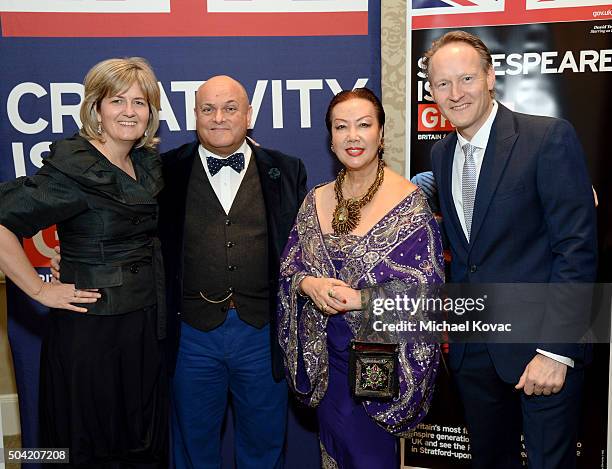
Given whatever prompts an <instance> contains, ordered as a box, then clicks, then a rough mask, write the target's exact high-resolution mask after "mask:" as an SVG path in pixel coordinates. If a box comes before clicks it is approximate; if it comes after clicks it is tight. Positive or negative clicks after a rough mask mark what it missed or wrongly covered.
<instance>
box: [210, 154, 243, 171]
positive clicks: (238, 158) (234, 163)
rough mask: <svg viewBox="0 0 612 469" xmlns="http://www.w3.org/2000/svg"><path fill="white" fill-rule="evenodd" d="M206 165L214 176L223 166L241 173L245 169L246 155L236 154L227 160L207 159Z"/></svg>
mask: <svg viewBox="0 0 612 469" xmlns="http://www.w3.org/2000/svg"><path fill="white" fill-rule="evenodd" d="M206 164H207V165H208V170H209V171H210V175H211V176H214V175H215V174H217V173H218V172H219V171H221V168H223V166H229V167H230V168H232V169H233V170H234V171H236V172H237V173H239V172H240V171H242V170H243V169H244V153H234V154H233V155H231V156H228V157H227V158H215V157H214V156H207V157H206Z"/></svg>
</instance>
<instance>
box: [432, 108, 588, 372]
mask: <svg viewBox="0 0 612 469" xmlns="http://www.w3.org/2000/svg"><path fill="white" fill-rule="evenodd" d="M456 143H457V135H456V133H455V132H453V133H452V134H449V135H448V136H447V137H446V138H445V139H443V140H441V141H440V142H438V143H436V145H434V147H433V149H432V165H433V172H434V175H435V178H436V181H437V183H438V191H439V198H440V207H441V211H442V216H443V218H444V228H445V231H446V235H447V237H448V241H449V244H450V249H451V255H452V261H451V273H450V281H452V282H461V283H517V282H525V283H547V282H593V281H595V275H596V267H597V245H596V244H597V241H596V216H595V208H594V202H593V195H592V191H591V183H590V178H589V176H588V172H587V168H586V162H585V157H584V154H583V151H582V148H581V145H580V142H579V141H578V138H577V136H576V133H575V131H574V129H573V127H572V126H571V124H569V123H568V122H566V121H564V120H560V119H554V118H549V117H540V116H531V115H526V114H519V113H515V112H512V111H510V110H508V109H507V108H506V107H504V106H502V105H501V104H500V105H499V108H498V111H497V115H496V117H495V121H494V123H493V127H492V129H491V134H490V137H489V142H488V145H487V148H486V152H485V156H484V160H483V164H482V168H481V172H480V177H479V180H478V188H477V191H476V201H475V206H474V214H473V217H472V229H471V240H470V242H469V243H468V241H467V239H466V237H465V235H464V233H463V230H462V228H461V224H460V222H459V218H458V215H457V212H456V210H455V205H454V202H453V196H452V191H451V180H452V165H453V157H454V152H455V145H456ZM552 313H553V315H552V316H548V317H546V318H544V320H546V321H551V320H552V321H554V312H552ZM537 347H539V348H542V349H544V350H547V351H550V352H553V353H558V354H560V355H564V356H567V357H570V358H572V359H574V360H575V361H576V363H577V365H580V363H581V362H583V361H584V358H585V348H584V347H583V346H579V345H575V344H542V345H538V344H521V345H518V344H517V345H514V344H495V345H493V344H491V345H489V353H490V355H491V358H492V360H493V362H494V364H495V368H496V370H497V372H498V373H499V374H500V377H501V378H502V379H504V380H505V381H507V382H513V383H516V382H517V381H518V379H519V377H520V375H521V374H522V372H523V371H524V368H525V366H526V365H527V363H528V362H529V361H530V360H531V359H532V358H533V356H534V355H535V353H536V351H535V348H537ZM463 350H464V346H463V345H461V344H454V345H452V346H451V356H450V362H451V363H450V364H451V367H452V368H454V369H458V368H459V367H460V366H461V363H462V359H463Z"/></svg>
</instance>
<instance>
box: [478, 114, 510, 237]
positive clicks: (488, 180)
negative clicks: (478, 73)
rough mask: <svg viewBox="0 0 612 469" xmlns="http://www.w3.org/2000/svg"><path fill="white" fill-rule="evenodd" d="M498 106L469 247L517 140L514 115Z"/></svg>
mask: <svg viewBox="0 0 612 469" xmlns="http://www.w3.org/2000/svg"><path fill="white" fill-rule="evenodd" d="M498 106H499V108H498V110H497V116H496V117H495V121H494V122H493V127H492V128H491V134H490V135H489V143H488V144H487V149H486V151H485V156H484V159H483V161H482V168H481V169H480V176H479V177H478V187H477V189H476V200H475V202H474V215H473V217H472V230H471V236H470V238H471V242H470V247H471V246H473V245H474V241H475V240H476V239H477V237H478V232H479V230H480V228H481V226H482V223H483V221H484V218H485V216H486V214H487V210H488V208H489V204H490V203H491V199H492V198H493V194H494V193H495V189H496V188H497V186H498V184H499V181H500V180H501V176H502V174H503V172H504V169H505V168H506V165H507V164H508V160H509V158H510V154H511V153H512V147H513V146H514V142H516V139H517V138H518V133H517V132H516V130H515V126H514V119H513V116H512V112H511V111H509V110H508V109H507V108H505V107H504V106H502V105H501V104H499V103H498Z"/></svg>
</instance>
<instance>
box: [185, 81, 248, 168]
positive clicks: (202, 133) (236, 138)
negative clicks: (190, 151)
mask: <svg viewBox="0 0 612 469" xmlns="http://www.w3.org/2000/svg"><path fill="white" fill-rule="evenodd" d="M251 114H252V109H251V106H250V105H249V98H248V96H247V93H246V90H245V89H244V86H242V85H241V84H240V83H239V82H238V81H236V80H234V79H233V78H231V77H228V76H226V75H219V76H215V77H212V78H210V79H209V80H207V81H206V82H205V83H204V84H202V85H201V86H200V87H199V88H198V91H197V93H196V108H195V115H196V129H197V133H198V138H199V140H200V143H201V144H202V146H203V147H204V148H206V149H207V150H209V151H210V152H212V153H214V154H216V155H218V156H222V157H223V156H229V155H231V154H232V153H234V152H235V151H236V150H237V149H238V148H239V147H240V146H241V145H242V143H243V142H244V139H245V138H246V134H247V129H248V127H249V125H250V124H251Z"/></svg>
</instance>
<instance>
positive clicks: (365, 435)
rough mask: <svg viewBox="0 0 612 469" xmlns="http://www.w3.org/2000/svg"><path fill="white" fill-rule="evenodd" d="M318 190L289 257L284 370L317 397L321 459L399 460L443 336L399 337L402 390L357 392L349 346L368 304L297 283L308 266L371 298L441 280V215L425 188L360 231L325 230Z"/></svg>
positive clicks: (283, 292) (375, 463)
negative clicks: (328, 308)
mask: <svg viewBox="0 0 612 469" xmlns="http://www.w3.org/2000/svg"><path fill="white" fill-rule="evenodd" d="M314 190H315V189H313V190H311V191H310V192H309V194H308V195H307V196H306V199H305V200H304V203H303V205H302V207H301V209H300V211H299V213H298V216H297V220H296V223H295V225H294V227H293V229H292V231H291V234H290V236H289V240H288V242H287V246H286V248H285V252H284V254H283V258H282V260H281V277H280V290H279V307H278V311H277V313H278V329H279V330H278V335H279V341H280V344H281V347H282V349H283V352H284V354H285V367H286V373H287V380H288V382H289V384H290V386H291V387H292V389H293V391H294V392H295V393H296V395H297V397H298V398H299V399H300V400H301V401H302V402H304V403H306V404H307V405H309V406H311V407H317V415H318V418H319V433H320V443H321V454H322V462H323V467H324V468H346V469H349V468H350V469H360V468H363V469H378V468H380V469H390V468H394V467H398V456H397V438H396V436H402V435H405V434H407V433H408V432H409V431H410V430H411V429H413V428H414V427H415V426H416V425H417V424H418V423H419V422H420V421H421V420H422V419H423V417H424V416H425V415H426V413H427V411H428V409H429V404H430V402H431V396H432V393H433V388H434V381H435V375H436V371H437V367H438V362H439V347H438V345H437V344H430V343H419V342H416V343H415V342H413V341H409V340H406V338H405V337H400V338H399V345H400V353H399V367H398V369H399V375H400V376H399V384H400V392H399V396H398V397H397V398H395V399H393V400H391V401H386V402H382V401H374V400H372V401H362V402H361V401H356V400H355V399H353V398H352V397H351V395H350V391H349V384H348V353H349V352H348V349H349V344H350V341H351V339H353V338H354V337H356V336H357V332H358V331H359V328H360V325H361V322H362V319H363V317H364V312H363V311H350V312H348V313H345V314H342V315H337V316H333V317H328V316H326V315H324V314H322V313H321V311H320V310H319V309H317V307H316V305H315V304H314V303H313V302H312V301H311V300H310V299H309V298H307V297H303V296H301V295H300V294H299V293H298V291H297V285H299V283H300V282H301V280H302V279H303V278H304V277H305V276H307V275H312V276H315V277H333V278H339V279H341V280H343V281H345V282H346V283H347V284H349V285H351V286H352V287H353V288H357V289H363V288H370V290H371V294H372V296H373V297H374V298H376V297H377V296H385V297H387V296H390V294H391V293H392V292H391V291H387V290H393V289H392V288H391V287H390V286H391V285H397V284H398V283H400V284H405V285H407V286H414V285H426V284H437V283H441V282H443V281H444V264H443V255H442V242H441V238H440V233H439V229H438V225H437V223H436V221H435V219H434V217H433V215H432V214H431V211H430V209H429V206H428V205H427V201H426V199H425V197H424V196H423V194H422V193H421V191H420V190H416V191H414V192H412V193H411V194H410V195H408V196H407V197H406V198H405V199H403V200H402V201H401V202H400V203H399V204H398V205H397V206H396V207H395V208H393V209H392V210H391V211H390V212H389V213H387V214H386V215H385V216H384V217H383V218H382V219H381V220H380V221H379V222H378V223H377V224H376V225H374V227H372V229H370V231H369V232H368V233H366V234H365V235H364V236H356V235H351V234H349V235H335V234H323V233H322V232H321V228H320V225H319V221H318V218H317V213H316V206H315V195H314Z"/></svg>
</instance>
